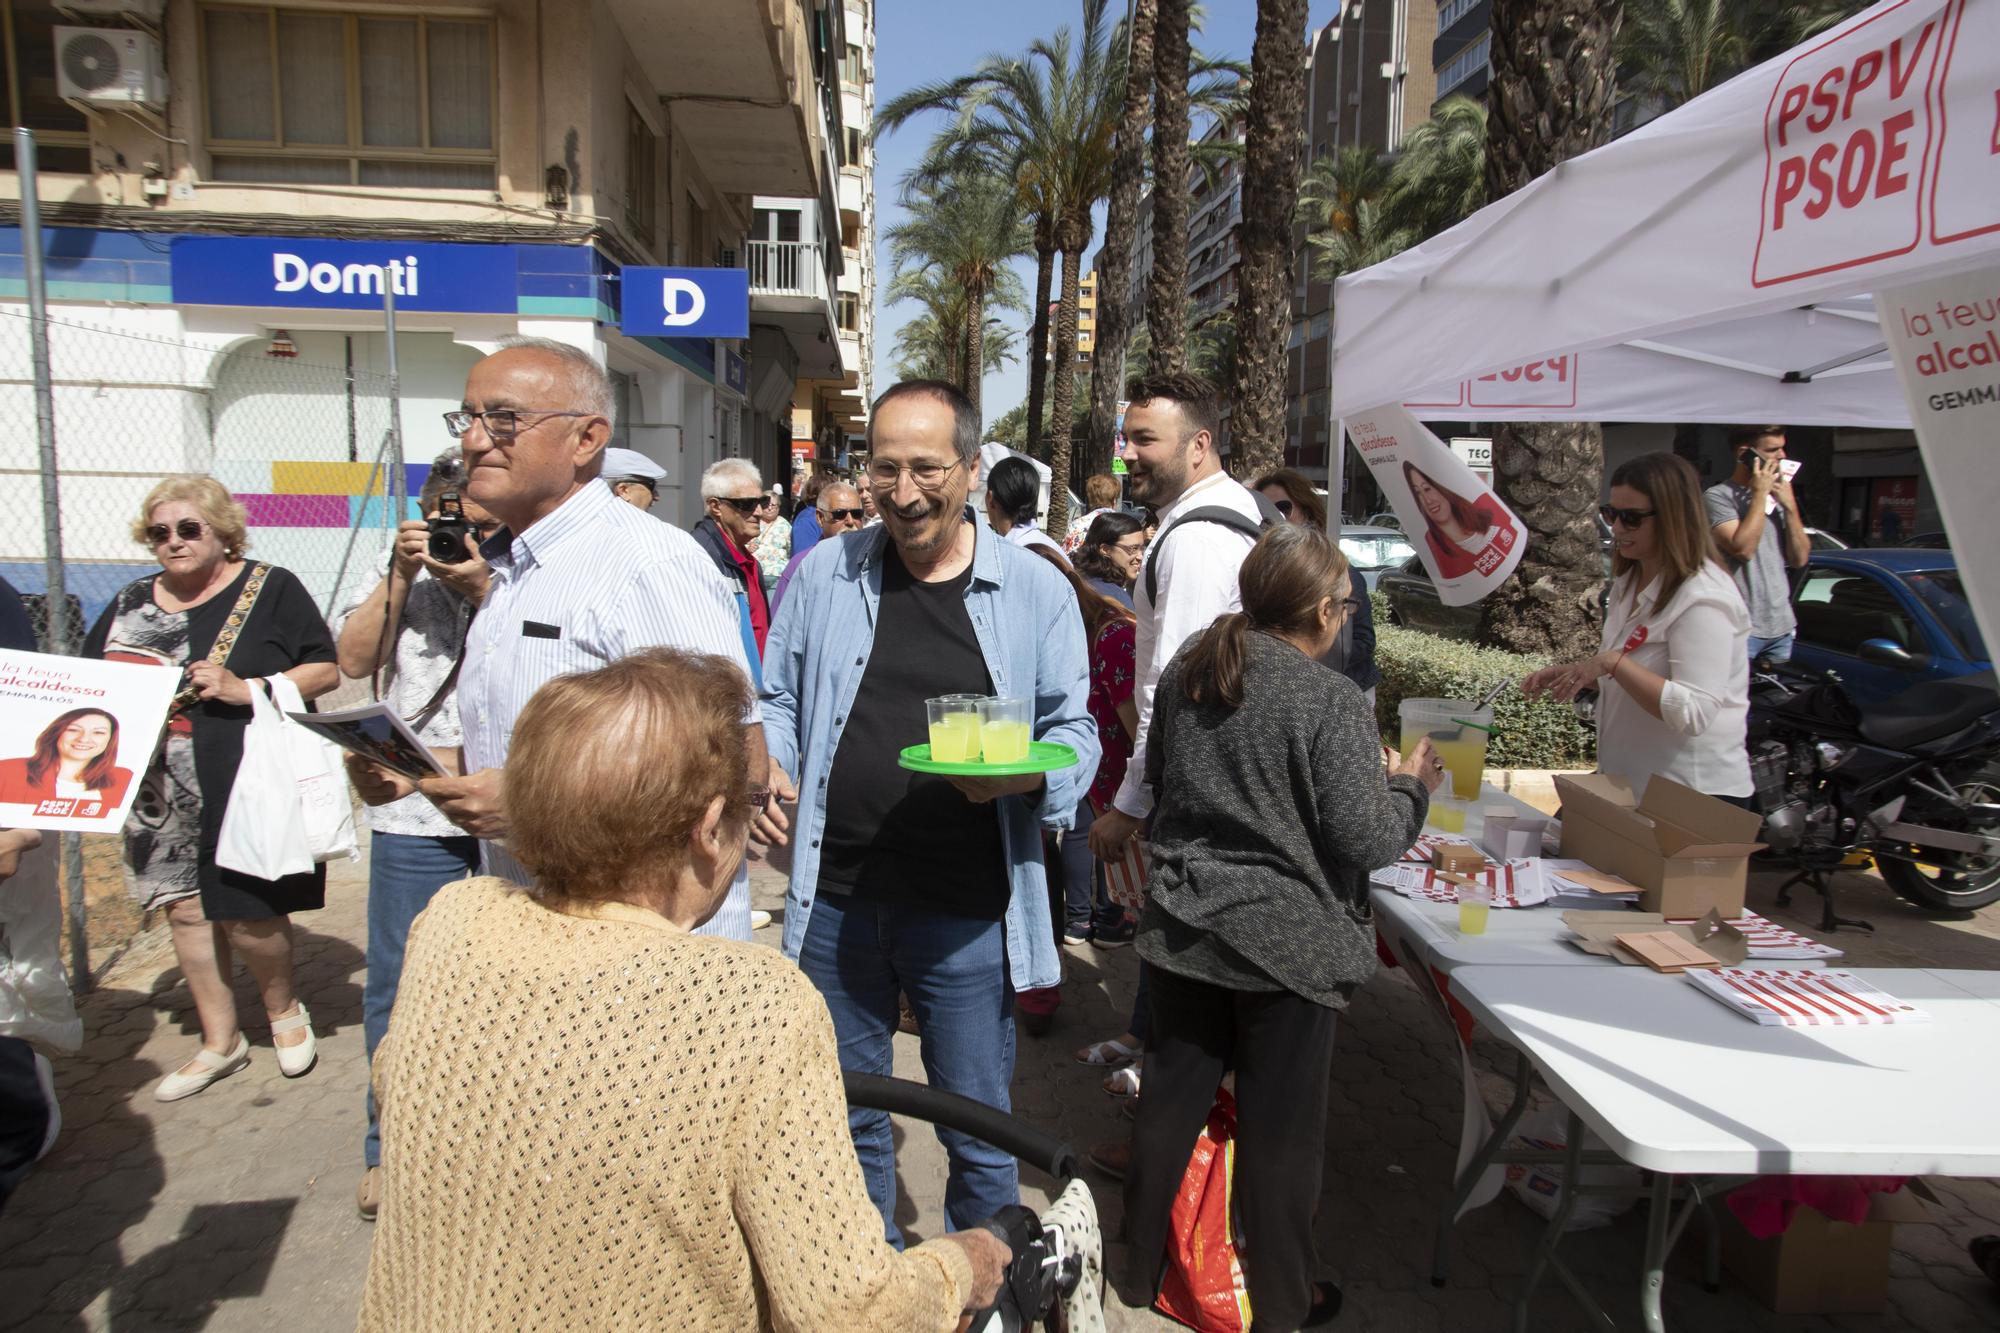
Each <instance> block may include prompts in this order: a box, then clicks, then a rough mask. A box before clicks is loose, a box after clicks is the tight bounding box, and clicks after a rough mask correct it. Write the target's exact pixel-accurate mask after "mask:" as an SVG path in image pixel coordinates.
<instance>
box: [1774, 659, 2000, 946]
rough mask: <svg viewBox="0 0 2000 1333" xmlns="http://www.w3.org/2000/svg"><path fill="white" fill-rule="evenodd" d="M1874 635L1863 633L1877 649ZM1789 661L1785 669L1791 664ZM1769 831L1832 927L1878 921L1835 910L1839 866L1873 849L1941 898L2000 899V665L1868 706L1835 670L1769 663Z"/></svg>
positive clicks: (1912, 894) (1921, 898) (1782, 895)
mask: <svg viewBox="0 0 2000 1333" xmlns="http://www.w3.org/2000/svg"><path fill="white" fill-rule="evenodd" d="M1873 647H1874V645H1873V644H1872V643H1870V644H1863V645H1861V650H1862V656H1863V658H1864V659H1867V658H1868V656H1869V650H1870V649H1871V648H1873ZM1781 670H1782V669H1781ZM1747 739H1748V742H1749V750H1750V772H1751V776H1752V778H1753V780H1754V782H1755V784H1756V796H1755V803H1756V806H1757V809H1758V812H1759V813H1760V814H1762V815H1763V816H1764V831H1763V834H1762V835H1761V836H1762V840H1763V841H1764V843H1765V845H1766V846H1767V847H1768V848H1769V849H1770V853H1771V854H1773V855H1775V856H1777V857H1780V858H1783V859H1785V860H1788V861H1790V862H1791V863H1792V864H1793V865H1794V866H1795V867H1796V868H1797V870H1798V873H1797V874H1796V875H1795V876H1793V878H1792V879H1791V880H1790V881H1789V882H1787V883H1786V885H1785V886H1784V888H1783V889H1781V890H1780V891H1779V894H1778V902H1779V904H1780V905H1784V904H1787V903H1789V902H1790V895H1791V890H1792V888H1793V886H1794V885H1797V884H1801V883H1804V884H1809V885H1811V886H1812V887H1813V888H1814V889H1815V890H1817V891H1818V893H1819V894H1820V896H1821V898H1822V899H1823V900H1824V912H1823V918H1822V920H1821V922H1820V928H1821V929H1823V930H1828V931H1831V930H1836V929H1838V928H1839V927H1841V926H1844V925H1845V926H1855V927H1859V928H1862V929H1871V930H1872V929H1873V927H1872V926H1870V925H1869V924H1868V923H1867V922H1865V921H1855V920H1851V919H1848V918H1845V917H1841V916H1839V915H1838V914H1837V913H1836V912H1835V910H1834V901H1833V894H1832V888H1831V882H1830V881H1831V876H1832V875H1833V873H1834V872H1835V871H1837V870H1839V869H1840V868H1841V867H1843V866H1846V865H1851V864H1855V863H1857V861H1858V859H1859V858H1860V857H1862V856H1866V857H1870V858H1872V859H1873V860H1874V862H1875V864H1876V865H1877V866H1879V867H1880V868H1881V872H1882V878H1883V879H1884V880H1885V881H1886V882H1887V883H1888V885H1889V887H1890V888H1892V889H1894V890H1895V891H1896V892H1897V893H1898V894H1900V895H1901V896H1902V897H1904V898H1906V899H1908V900H1909V901H1910V902H1912V903H1914V904H1916V905H1917V906H1918V907H1921V908H1923V909H1925V910H1926V911H1932V912H1962V911H1968V910H1970V909H1972V908H1975V907H1983V906H1985V905H1986V904H1987V903H1990V902H1993V901H1995V900H1996V899H2000V689H1996V681H1995V677H1994V673H1992V672H1990V671H1987V672H1981V673H1979V674H1976V675H1970V676H1960V677H1957V678H1955V679H1950V680H1937V681H1927V682H1925V683H1923V684H1920V685H1916V686H1913V687H1912V688H1910V689H1909V690H1906V691H1904V692H1903V693H1902V694H1899V695H1897V696H1896V697H1895V698H1893V699H1891V700H1889V701H1888V702H1887V703H1884V704H1879V705H1875V706H1872V707H1871V708H1870V709H1869V710H1868V711H1867V713H1866V714H1864V713H1863V712H1862V711H1861V710H1860V709H1859V708H1858V707H1856V706H1855V704H1854V702H1853V701H1852V700H1851V699H1850V698H1849V697H1848V695H1847V692H1846V690H1845V689H1844V688H1843V686H1842V685H1841V682H1840V678H1839V676H1838V675H1837V674H1836V673H1834V672H1827V673H1826V674H1825V675H1824V676H1822V677H1810V676H1806V675H1803V674H1780V673H1778V672H1770V671H1759V672H1757V673H1756V674H1755V675H1754V676H1753V679H1752V682H1751V690H1750V721H1749V730H1748V737H1747Z"/></svg>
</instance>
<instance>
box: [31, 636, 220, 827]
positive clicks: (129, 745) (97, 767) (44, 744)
mask: <svg viewBox="0 0 2000 1333" xmlns="http://www.w3.org/2000/svg"><path fill="white" fill-rule="evenodd" d="M180 683H181V676H180V673H179V672H177V671H162V670H160V669H159V668H158V667H155V666H140V665H135V664H133V663H129V662H100V661H98V660H97V659H95V658H89V657H56V656H53V655H51V654H48V653H21V652H6V651H0V828H36V829H58V830H62V831H65V832H75V833H116V832H118V830H119V829H121V828H123V827H124V824H125V816H126V814H127V813H128V812H129V811H130V810H131V808H132V800H133V797H134V796H136V795H137V794H138V790H139V782H140V779H141V778H143V777H144V776H145V774H146V766H147V765H148V764H150V763H151V762H152V759H153V751H154V749H155V747H157V746H158V744H159V741H160V729H161V727H163V726H164V725H166V720H167V706H168V704H169V703H170V702H172V700H173V697H174V691H175V690H177V689H178V688H180Z"/></svg>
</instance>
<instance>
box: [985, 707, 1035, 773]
mask: <svg viewBox="0 0 2000 1333" xmlns="http://www.w3.org/2000/svg"><path fill="white" fill-rule="evenodd" d="M1028 718H1029V712H1028V701H1027V700H1026V699H984V700H981V701H980V704H979V749H980V754H981V758H982V762H985V763H988V764H1018V763H1020V762H1021V761H1022V760H1024V759H1026V758H1027V757H1028V732H1029V725H1028Z"/></svg>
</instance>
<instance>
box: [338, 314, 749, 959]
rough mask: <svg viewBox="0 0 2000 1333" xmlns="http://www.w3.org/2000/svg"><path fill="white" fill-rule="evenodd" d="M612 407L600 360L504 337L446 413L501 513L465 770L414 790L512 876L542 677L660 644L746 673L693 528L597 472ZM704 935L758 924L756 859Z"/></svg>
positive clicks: (474, 481)
mask: <svg viewBox="0 0 2000 1333" xmlns="http://www.w3.org/2000/svg"><path fill="white" fill-rule="evenodd" d="M611 415H612V395H611V383H610V379H609V378H608V377H607V376H606V374H605V372H604V369H603V367H602V366H600V365H598V363H597V362H596V360H595V359H593V358H592V357H591V356H590V354H589V353H588V352H584V351H582V350H580V349H578V348H575V347H571V346H569V345H568V344H565V343H559V342H554V341H551V340H548V339H541V338H517V339H510V340H508V341H507V342H506V343H505V344H503V346H502V350H501V351H498V352H495V353H494V354H493V355H492V356H489V357H487V358H486V359H485V360H483V361H481V362H479V364H478V365H476V366H474V367H473V368H472V373H471V375H470V376H469V377H468V378H467V380H466V385H465V404H464V407H463V409H462V410H460V411H457V412H447V413H446V414H445V425H446V427H447V429H449V430H450V431H451V433H452V435H454V436H455V437H457V438H458V439H459V441H460V444H461V446H462V448H463V449H464V452H465V463H466V470H467V480H466V489H465V494H466V498H467V499H469V500H475V501H477V502H478V503H479V504H481V505H482V506H484V507H485V508H486V510H487V511H488V512H489V513H491V514H493V515H494V516H495V517H496V518H498V519H499V520H500V521H501V522H502V523H504V524H505V525H506V526H505V527H504V528H503V529H502V530H501V531H500V532H499V533H496V534H495V535H494V537H493V538H492V539H491V540H490V541H488V542H487V543H486V544H485V545H484V546H482V547H481V548H480V551H481V554H482V555H484V556H485V557H486V560H487V563H488V564H489V565H490V566H491V569H492V572H491V575H490V581H489V583H488V588H487V593H486V599H485V601H484V602H483V603H481V605H480V608H479V612H478V614H477V615H476V616H475V617H474V618H473V621H472V624H471V627H470V629H469V630H468V631H467V635H466V643H465V654H464V659H463V665H462V666H461V668H460V672H459V680H458V705H459V717H460V722H461V725H462V728H463V731H464V740H465V744H464V749H463V751H462V752H461V758H460V768H461V772H462V774H463V775H462V776H456V777H444V778H431V779H427V780H425V781H424V782H423V783H421V784H419V787H418V790H420V791H422V792H423V794H424V795H425V796H426V797H428V798H429V799H430V801H431V802H432V804H434V805H436V806H437V808H438V809H440V810H442V811H443V812H444V813H445V814H446V815H447V816H448V817H449V818H450V819H451V820H452V821H453V822H454V823H456V824H457V825H458V826H459V827H460V828H463V829H464V830H465V831H466V832H468V833H471V834H474V835H476V836H477V837H479V838H480V839H481V840H482V842H483V843H484V853H485V863H486V869H487V871H488V872H489V873H491V874H495V875H500V876H502V877H504V878H508V879H512V880H515V881H517V882H526V880H527V878H528V876H527V873H526V871H524V870H523V869H522V868H521V866H520V865H519V863H517V862H516V861H515V860H514V859H513V857H511V856H510V855H508V853H507V849H506V837H507V828H508V821H507V808H506V795H505V790H504V786H503V784H502V781H501V776H502V775H501V769H502V766H503V765H504V764H505V763H506V760H507V747H508V742H509V741H510V740H511V739H512V736H513V733H514V720H515V718H516V717H518V716H519V715H520V712H521V709H522V708H523V707H524V706H525V705H526V704H527V702H528V700H529V698H530V697H531V696H533V694H534V693H535V691H536V690H538V689H540V688H541V687H542V686H543V685H544V684H546V683H547V682H548V681H549V680H551V679H552V678H554V677H556V676H562V675H568V674H570V673H572V672H578V671H589V670H593V669H595V668H597V667H600V666H603V665H605V664H606V663H608V662H613V661H616V660H617V659H618V658H620V657H623V656H625V655H626V654H628V653H632V652H636V651H638V650H639V649H641V648H649V647H654V646H667V647H674V648H684V649H687V650H689V651H692V652H700V653H713V654H715V655H716V656H718V657H726V658H728V659H729V660H730V661H732V662H735V663H737V664H738V665H739V666H740V667H743V669H744V675H745V676H746V678H748V677H750V672H749V669H748V664H747V662H746V661H745V658H744V652H743V639H742V635H741V632H740V630H739V627H738V619H737V609H736V596H735V590H734V589H732V588H731V587H729V586H728V585H727V584H726V583H725V582H724V581H723V579H722V576H721V575H720V574H719V573H717V572H716V569H715V566H714V564H713V563H711V562H710V560H709V559H708V557H707V555H706V554H705V553H704V552H703V551H702V550H701V548H700V547H699V546H697V545H696V544H695V542H694V540H693V538H691V537H689V536H688V535H687V534H686V533H685V532H682V531H680V530H679V529H678V528H674V527H671V526H669V525H668V524H665V523H660V522H658V521H656V520H654V519H652V518H651V517H649V516H647V515H646V514H644V513H642V512H641V511H639V510H637V509H635V508H634V507H633V506H631V505H629V504H625V503H623V502H621V501H620V500H619V499H618V497H617V496H615V495H613V494H612V492H611V490H610V488H608V487H605V486H600V485H597V484H596V483H597V480H598V473H599V469H600V467H601V465H602V456H603V452H604V447H605V444H606V442H607V441H608V440H609V439H610V437H611ZM743 720H744V724H745V730H744V743H745V745H746V746H747V747H748V748H749V750H750V752H751V753H750V771H751V772H752V773H757V774H762V773H763V772H764V771H765V770H766V768H767V766H768V761H767V760H766V758H765V752H764V737H763V729H762V727H761V725H759V723H760V721H761V715H760V714H759V713H758V712H757V710H756V706H755V705H754V704H753V705H752V709H751V712H750V713H749V714H748V715H746V716H745V718H744V719H743ZM386 776H387V775H384V774H382V773H381V771H380V770H374V771H373V772H371V773H370V774H368V775H367V776H366V779H365V780H364V778H363V776H362V775H359V774H357V778H356V785H357V786H359V787H361V788H362V796H363V799H365V800H369V801H370V802H371V803H373V802H374V801H375V800H376V799H377V797H378V796H381V795H386V794H390V793H394V794H396V795H401V794H404V793H406V792H407V791H408V790H409V786H408V784H407V783H401V782H400V780H398V781H395V782H391V781H385V780H384V779H385V777H386ZM399 787H400V790H398V788H399ZM606 796H607V798H610V799H616V793H610V792H608V793H606ZM700 933H703V934H715V935H726V936H729V937H731V938H735V939H748V938H749V937H750V887H749V877H748V873H747V871H739V872H738V874H737V880H736V885H735V887H734V888H733V889H731V890H730V894H729V897H728V899H727V901H725V902H724V904H723V906H722V909H721V910H720V911H719V912H717V913H716V916H715V919H714V920H712V921H710V922H709V923H708V924H707V925H706V926H704V927H702V930H701V932H700Z"/></svg>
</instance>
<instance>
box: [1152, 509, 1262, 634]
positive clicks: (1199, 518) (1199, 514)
mask: <svg viewBox="0 0 2000 1333" xmlns="http://www.w3.org/2000/svg"><path fill="white" fill-rule="evenodd" d="M1250 494H1251V495H1252V496H1255V497H1256V500H1257V512H1258V513H1259V514H1260V515H1261V519H1257V518H1251V517H1250V516H1249V515H1247V514H1245V513H1243V512H1242V511H1241V510H1238V509H1231V508H1229V507H1228V506H1226V505H1203V506H1202V507H1201V508H1199V509H1190V510H1188V511H1187V512H1186V513H1185V514H1182V515H1181V516H1180V517H1179V518H1177V519H1175V520H1174V521H1173V522H1171V523H1169V524H1167V526H1166V528H1165V530H1164V531H1162V532H1161V533H1160V535H1159V536H1157V537H1155V538H1153V547H1152V549H1151V550H1149V551H1147V552H1146V602H1147V604H1148V605H1149V606H1157V605H1158V604H1159V600H1160V576H1159V573H1158V565H1159V555H1160V548H1161V547H1163V546H1165V545H1166V544H1167V538H1169V537H1171V536H1173V534H1175V533H1176V532H1179V531H1180V530H1181V529H1182V528H1183V527H1185V526H1186V525H1187V524H1189V523H1217V524H1220V525H1221V526H1223V527H1225V528H1229V529H1230V530H1232V531H1235V532H1240V533H1242V534H1243V535H1244V536H1246V537H1248V538H1249V539H1250V540H1251V541H1253V542H1254V541H1256V540H1257V539H1258V538H1259V537H1261V536H1263V535H1264V533H1265V532H1266V531H1268V530H1269V529H1271V528H1274V527H1276V526H1277V525H1278V524H1280V523H1282V522H1284V521H1285V518H1284V515H1282V514H1280V513H1279V512H1278V507H1277V506H1276V505H1274V504H1272V503H1271V502H1270V501H1269V500H1266V499H1265V498H1264V497H1263V496H1261V495H1258V494H1257V492H1255V491H1252V492H1250Z"/></svg>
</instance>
